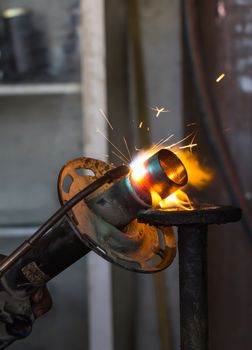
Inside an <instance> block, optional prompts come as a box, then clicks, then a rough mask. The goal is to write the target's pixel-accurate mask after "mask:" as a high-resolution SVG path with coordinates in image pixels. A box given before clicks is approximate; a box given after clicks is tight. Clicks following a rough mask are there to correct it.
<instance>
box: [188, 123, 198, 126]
mask: <svg viewBox="0 0 252 350" xmlns="http://www.w3.org/2000/svg"><path fill="white" fill-rule="evenodd" d="M194 125H197V123H190V124H187V126H194Z"/></svg>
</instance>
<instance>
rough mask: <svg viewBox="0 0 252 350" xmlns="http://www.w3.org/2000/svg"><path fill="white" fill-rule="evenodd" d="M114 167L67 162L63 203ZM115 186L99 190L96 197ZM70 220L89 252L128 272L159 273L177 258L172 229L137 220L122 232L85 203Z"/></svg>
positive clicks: (93, 161)
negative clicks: (93, 252)
mask: <svg viewBox="0 0 252 350" xmlns="http://www.w3.org/2000/svg"><path fill="white" fill-rule="evenodd" d="M113 167H114V166H113V165H111V164H107V163H105V162H103V161H100V160H97V159H92V158H84V157H83V158H76V159H73V160H71V161H70V162H68V163H67V164H66V165H65V166H64V167H63V168H62V170H61V172H60V175H59V180H58V191H59V198H60V201H61V203H62V204H63V203H65V202H66V201H68V200H70V199H71V198H72V197H73V196H74V195H76V194H77V193H78V192H79V191H81V190H82V189H83V188H85V187H86V186H87V185H89V184H90V183H92V182H93V181H94V180H96V179H97V178H99V177H100V176H102V175H103V174H104V173H106V172H107V171H108V170H111V169H112V168H113ZM90 172H91V173H92V174H90ZM112 185H113V184H109V185H105V186H103V187H101V188H99V190H98V191H96V192H95V195H97V194H101V193H103V192H104V190H106V189H107V188H108V187H109V186H112ZM91 196H92V195H91ZM91 196H90V197H88V198H89V199H90V198H91ZM68 217H69V220H70V221H71V224H72V226H73V228H74V230H75V232H76V233H77V234H78V236H79V237H80V239H81V240H82V241H83V242H84V243H85V244H86V245H87V246H88V247H89V248H90V249H93V250H94V251H95V252H96V253H97V254H99V255H101V256H102V257H103V258H105V259H106V260H108V261H110V262H113V263H116V264H118V265H120V266H121V267H124V268H126V269H129V270H133V271H138V272H145V273H148V272H155V271H160V270H162V269H164V268H166V267H167V266H169V265H170V264H171V262H172V261H173V259H174V257H175V254H176V239H175V236H174V233H173V231H172V229H171V228H167V227H166V228H164V227H153V226H150V225H149V224H143V223H139V222H137V220H134V221H132V222H131V223H130V224H129V225H127V226H126V227H125V228H124V230H123V231H121V230H119V229H118V228H116V227H114V226H113V225H111V224H109V223H108V222H106V221H105V220H103V219H102V218H100V217H99V216H97V215H95V213H94V212H93V211H92V210H90V209H89V208H88V206H87V204H86V202H85V201H81V202H80V203H78V204H77V205H76V206H75V207H74V208H73V209H72V212H71V213H70V214H69V216H68Z"/></svg>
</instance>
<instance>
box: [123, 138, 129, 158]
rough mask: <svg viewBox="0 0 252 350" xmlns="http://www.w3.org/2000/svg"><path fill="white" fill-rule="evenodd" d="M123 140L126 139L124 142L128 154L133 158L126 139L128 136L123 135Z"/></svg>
mask: <svg viewBox="0 0 252 350" xmlns="http://www.w3.org/2000/svg"><path fill="white" fill-rule="evenodd" d="M123 141H124V144H125V147H126V150H127V152H128V155H129V159H130V160H131V154H130V150H129V146H128V142H127V140H126V138H125V137H124V136H123Z"/></svg>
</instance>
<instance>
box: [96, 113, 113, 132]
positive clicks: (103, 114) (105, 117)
mask: <svg viewBox="0 0 252 350" xmlns="http://www.w3.org/2000/svg"><path fill="white" fill-rule="evenodd" d="M99 112H100V113H101V115H102V117H103V118H104V119H105V120H106V122H107V123H108V125H109V126H110V128H111V130H114V128H113V126H112V125H111V123H110V121H109V120H108V118H107V116H106V114H105V113H104V112H103V110H102V109H101V108H100V109H99Z"/></svg>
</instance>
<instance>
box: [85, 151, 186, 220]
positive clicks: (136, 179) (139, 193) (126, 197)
mask: <svg viewBox="0 0 252 350" xmlns="http://www.w3.org/2000/svg"><path fill="white" fill-rule="evenodd" d="M139 167H142V168H143V170H142V171H141V176H135V173H134V169H132V171H131V172H130V174H129V175H128V176H126V177H125V178H123V179H122V180H119V181H118V182H116V183H115V184H114V185H113V186H111V187H110V188H109V189H108V190H107V191H105V192H103V193H102V194H99V195H98V196H96V197H94V198H92V199H90V200H88V201H87V203H88V206H89V207H90V208H91V209H92V210H93V211H94V212H95V213H96V214H97V215H99V216H100V217H102V218H103V219H104V220H105V221H107V222H109V223H110V224H112V225H114V226H116V227H124V226H126V225H127V224H129V223H130V222H131V221H132V220H133V219H135V218H136V216H137V213H138V212H139V211H140V210H142V209H147V208H150V207H151V206H152V197H151V191H155V192H156V193H157V194H158V195H159V196H160V198H161V199H164V198H166V197H168V196H169V195H170V194H172V193H173V192H175V191H176V190H178V189H179V188H180V187H182V186H184V185H185V184H186V183H187V172H186V169H185V167H184V165H183V163H182V162H181V161H180V159H179V158H178V157H177V156H176V155H175V154H174V153H173V152H171V151H168V150H166V149H162V150H160V151H159V152H157V153H155V154H154V155H153V156H151V157H150V158H149V159H147V160H146V161H145V162H144V163H143V164H139Z"/></svg>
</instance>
